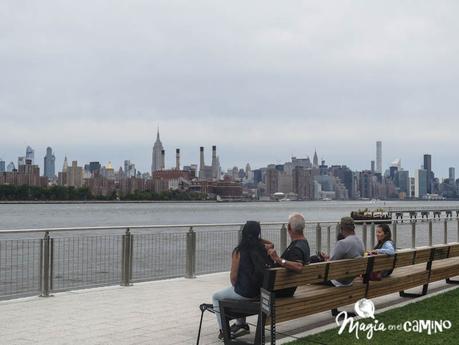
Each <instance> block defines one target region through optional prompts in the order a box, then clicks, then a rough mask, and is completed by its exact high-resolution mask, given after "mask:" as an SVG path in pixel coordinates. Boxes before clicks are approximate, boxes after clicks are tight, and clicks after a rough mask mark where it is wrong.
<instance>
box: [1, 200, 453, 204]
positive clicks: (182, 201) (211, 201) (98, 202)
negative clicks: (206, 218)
mask: <svg viewBox="0 0 459 345" xmlns="http://www.w3.org/2000/svg"><path fill="white" fill-rule="evenodd" d="M304 201H309V202H314V201H322V200H292V201H289V202H287V203H290V202H292V203H295V202H304ZM349 201H353V202H365V201H367V202H369V203H370V201H369V200H332V201H331V202H349ZM386 201H387V202H394V201H397V202H416V201H418V202H448V201H450V202H451V201H459V199H449V200H398V199H393V200H392V199H389V200H378V202H386ZM248 202H249V203H254V202H255V203H278V202H279V201H274V200H225V201H221V202H218V201H216V200H63V201H58V200H54V201H53V200H51V201H45V200H43V201H40V200H37V201H32V200H24V201H21V200H16V201H0V205H29V204H30V205H34V204H36V205H47V204H49V205H65V204H69V205H72V204H76V205H78V204H190V203H192V204H214V203H218V204H230V203H248ZM281 203H284V202H281Z"/></svg>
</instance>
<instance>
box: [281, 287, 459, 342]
mask: <svg viewBox="0 0 459 345" xmlns="http://www.w3.org/2000/svg"><path fill="white" fill-rule="evenodd" d="M375 318H376V320H378V321H379V323H384V325H385V326H386V328H387V327H388V326H389V325H398V324H403V323H405V322H406V321H413V320H433V321H441V320H449V321H451V324H452V327H451V328H450V329H449V330H443V332H442V333H436V334H435V333H433V332H432V334H431V335H428V334H427V331H423V333H416V332H414V331H412V332H405V331H403V330H391V331H389V330H386V331H384V332H378V331H375V332H374V334H373V338H371V339H370V340H368V339H367V337H366V336H367V332H366V331H360V332H359V339H356V336H355V331H354V332H353V333H351V334H349V326H347V327H346V330H345V331H344V332H343V333H342V334H341V335H340V334H338V328H334V329H331V330H328V331H325V332H322V333H318V334H315V335H311V336H308V337H305V338H303V339H301V340H297V341H294V342H290V343H288V344H289V345H306V344H308V345H309V344H318V343H321V344H327V345H330V344H340V345H341V344H359V345H360V344H372V345H374V344H381V345H389V344H397V345H404V344H416V345H423V344H440V345H441V344H459V289H455V290H453V291H449V292H446V293H442V294H440V295H437V296H433V297H431V298H428V299H425V300H422V301H419V302H416V303H412V304H409V305H406V306H404V307H401V308H397V309H393V310H389V311H386V312H384V313H381V314H377V315H375ZM359 323H360V324H365V325H367V324H374V320H373V319H361V320H359Z"/></svg>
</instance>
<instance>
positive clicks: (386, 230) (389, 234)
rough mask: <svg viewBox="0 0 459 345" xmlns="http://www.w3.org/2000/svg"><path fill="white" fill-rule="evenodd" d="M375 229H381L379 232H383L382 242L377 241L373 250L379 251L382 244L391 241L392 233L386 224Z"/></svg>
mask: <svg viewBox="0 0 459 345" xmlns="http://www.w3.org/2000/svg"><path fill="white" fill-rule="evenodd" d="M376 227H378V228H381V230H382V231H383V232H384V238H383V239H382V241H378V243H377V244H376V246H375V248H374V249H381V247H382V246H383V244H384V242H386V241H392V232H391V231H390V227H389V225H387V224H378V225H377V226H376Z"/></svg>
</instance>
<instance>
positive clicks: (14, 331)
mask: <svg viewBox="0 0 459 345" xmlns="http://www.w3.org/2000/svg"><path fill="white" fill-rule="evenodd" d="M227 284H228V273H218V274H212V275H206V276H201V277H198V278H196V279H174V280H165V281H156V282H148V283H139V284H135V285H133V286H131V287H120V286H115V287H106V288H97V289H89V290H80V291H73V292H65V293H59V294H55V296H54V297H50V298H40V297H31V298H24V299H16V300H9V301H1V302H0V344H8V345H20V344H47V345H52V344H85V345H86V344H88V345H91V344H110V345H112V344H115V345H121V344H129V345H131V344H158V345H167V344H171V345H172V344H196V335H197V329H198V323H199V318H200V311H199V308H198V306H199V304H200V303H202V302H210V298H211V295H212V293H213V292H214V291H216V290H218V289H220V288H223V287H225V286H226V285H227ZM447 288H451V286H450V285H446V284H444V283H443V282H439V283H435V284H432V286H431V288H430V291H431V292H433V291H441V290H444V289H447ZM402 301H406V299H401V298H400V297H399V296H398V294H393V295H389V296H387V297H383V298H377V299H375V300H374V302H375V304H376V310H377V311H378V310H380V309H381V308H383V307H387V306H391V305H393V304H395V303H400V302H402ZM345 309H347V308H345ZM349 310H351V308H349ZM249 321H250V319H249ZM333 321H334V320H333V319H332V318H331V317H330V313H329V312H326V313H325V312H324V313H320V314H316V315H312V316H309V317H305V318H302V319H299V320H296V321H294V322H289V323H288V324H281V325H280V326H279V327H278V330H279V331H280V332H282V333H290V334H300V333H304V332H311V330H314V329H315V330H317V327H324V326H325V327H327V325H330V324H331V323H333ZM216 337H217V325H216V321H215V317H214V315H212V314H209V313H206V314H205V317H204V323H203V332H202V337H201V344H202V345H211V344H220V342H218V341H216ZM285 340H287V339H285ZM285 340H284V341H285ZM288 340H293V339H292V338H289V339H288Z"/></svg>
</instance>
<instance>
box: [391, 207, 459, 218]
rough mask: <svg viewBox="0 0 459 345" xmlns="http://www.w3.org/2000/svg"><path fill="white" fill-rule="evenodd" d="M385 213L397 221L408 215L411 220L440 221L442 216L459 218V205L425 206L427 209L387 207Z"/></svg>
mask: <svg viewBox="0 0 459 345" xmlns="http://www.w3.org/2000/svg"><path fill="white" fill-rule="evenodd" d="M385 211H386V212H387V213H388V214H389V215H390V216H391V218H393V219H395V220H399V219H402V220H403V217H404V215H408V216H409V218H410V219H417V218H418V217H419V216H420V218H421V219H424V218H426V219H428V218H429V217H430V216H432V218H434V219H435V218H438V219H440V218H441V216H442V214H444V215H445V217H446V218H452V217H453V214H454V213H455V214H456V217H459V205H457V206H437V207H435V206H425V207H419V206H418V207H387V208H385Z"/></svg>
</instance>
